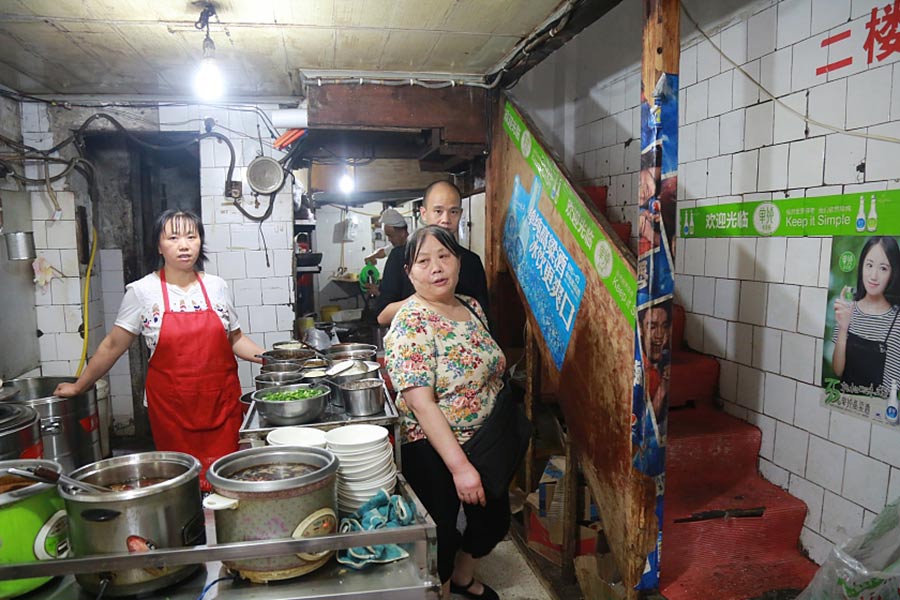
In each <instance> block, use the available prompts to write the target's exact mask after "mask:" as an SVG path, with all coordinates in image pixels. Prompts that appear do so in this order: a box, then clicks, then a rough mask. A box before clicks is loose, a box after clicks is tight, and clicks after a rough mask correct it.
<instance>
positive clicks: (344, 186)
mask: <svg viewBox="0 0 900 600" xmlns="http://www.w3.org/2000/svg"><path fill="white" fill-rule="evenodd" d="M338 187H339V188H340V190H341V192H343V193H344V194H349V193H351V192H352V191H353V190H354V188H356V183H355V182H354V181H353V177H351V176H350V174H349V173H344V174H343V175H341V179H340V180H339V181H338Z"/></svg>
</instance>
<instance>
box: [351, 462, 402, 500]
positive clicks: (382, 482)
mask: <svg viewBox="0 0 900 600" xmlns="http://www.w3.org/2000/svg"><path fill="white" fill-rule="evenodd" d="M396 479H397V470H396V468H394V469H391V470H389V471H388V472H387V473H385V474H383V475H381V476H380V477H378V478H377V479H374V478H373V479H369V480H366V481H345V480H343V479H341V478H340V477H339V478H338V482H337V485H338V491H339V492H346V493H347V494H351V495H356V496H358V495H360V494H365V493H366V492H368V491H369V490H377V489H378V488H380V487H382V486H387V485H388V484H392V482H394V481H396ZM391 487H393V485H392V486H391Z"/></svg>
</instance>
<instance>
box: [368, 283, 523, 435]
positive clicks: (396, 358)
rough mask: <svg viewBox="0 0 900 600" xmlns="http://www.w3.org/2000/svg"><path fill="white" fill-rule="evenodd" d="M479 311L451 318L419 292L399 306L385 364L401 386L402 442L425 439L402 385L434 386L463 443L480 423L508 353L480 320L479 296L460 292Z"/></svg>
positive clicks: (386, 343)
mask: <svg viewBox="0 0 900 600" xmlns="http://www.w3.org/2000/svg"><path fill="white" fill-rule="evenodd" d="M459 298H460V300H462V301H463V302H465V303H467V304H468V305H469V306H470V307H472V308H473V309H474V310H475V311H476V312H477V314H478V317H479V318H475V316H474V315H471V317H470V318H469V320H467V321H454V320H452V319H448V318H447V317H444V316H443V315H441V314H439V313H438V312H436V311H434V310H433V309H431V308H429V307H428V306H427V305H426V304H424V303H423V302H422V301H421V300H419V299H418V297H416V296H410V298H409V300H407V301H406V303H405V304H404V305H403V306H402V307H401V308H400V310H399V311H398V312H397V314H396V316H395V317H394V320H393V322H392V323H391V328H390V330H389V331H388V333H387V335H386V336H385V338H384V347H385V366H386V367H387V370H388V374H389V375H390V377H391V381H392V382H393V385H394V389H396V390H398V391H400V394H399V395H398V397H397V410H398V411H399V412H400V417H401V437H402V441H403V443H407V442H414V441H416V440H420V439H424V438H425V437H426V436H425V432H424V431H422V428H421V427H420V426H419V422H418V421H417V420H416V416H415V414H413V412H412V410H411V409H410V408H409V407H408V406H407V404H406V402H405V401H404V399H403V393H402V392H403V390H406V389H408V388H412V387H430V388H432V389H433V390H434V395H435V398H436V400H437V403H438V406H439V407H440V409H441V412H443V413H444V417H446V419H447V422H448V423H449V424H450V428H451V429H452V431H453V433H454V434H456V439H457V440H458V441H459V443H460V444H462V443H464V442H466V441H467V440H468V439H469V438H471V437H472V435H473V434H474V433H475V430H477V429H478V427H480V426H481V424H482V423H483V422H484V419H485V418H486V417H487V416H488V415H489V414H490V412H491V409H492V408H493V407H494V401H495V400H496V398H497V394H498V393H499V392H500V389H501V388H502V387H503V379H502V376H503V372H504V370H505V369H506V359H505V358H504V356H503V351H502V350H501V349H500V346H498V345H497V342H495V341H494V338H492V337H491V334H490V333H489V332H488V331H487V329H486V328H485V326H484V325H483V324H482V323H483V322H486V321H487V318H486V316H485V314H484V311H483V310H482V308H481V306H480V305H479V304H478V302H477V301H476V300H474V299H473V298H470V297H468V296H459Z"/></svg>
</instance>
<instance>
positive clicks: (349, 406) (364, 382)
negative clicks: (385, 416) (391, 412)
mask: <svg viewBox="0 0 900 600" xmlns="http://www.w3.org/2000/svg"><path fill="white" fill-rule="evenodd" d="M339 387H340V388H341V393H342V395H343V396H344V410H346V411H347V414H348V415H351V416H353V417H367V416H369V415H377V414H380V413H383V412H384V401H385V398H384V389H383V388H384V382H383V381H381V379H377V378H370V379H359V380H356V381H347V382H345V383H343V384H340V386H339Z"/></svg>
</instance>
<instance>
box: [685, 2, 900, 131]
mask: <svg viewBox="0 0 900 600" xmlns="http://www.w3.org/2000/svg"><path fill="white" fill-rule="evenodd" d="M679 4H680V5H681V10H682V11H683V12H684V15H685V16H686V17H687V18H688V21H690V22H691V24H693V26H694V27H695V28H696V29H697V31H699V32H700V34H701V35H702V36H703V37H704V38H706V41H707V42H709V44H710V45H711V46H712V47H713V48H714V49H715V51H716V52H718V53H719V54H720V55H721V56H722V58H724V59H725V60H727V61H728V62H729V63H730V64H731V66H733V67H734V68H735V69H737V70H738V71H740V72H741V73H743V75H744V77H746V78H747V79H749V80H750V81H751V82H752V83H753V85H755V86H756V87H758V88H759V89H760V91H761V92H762V93H764V94H765V95H766V96H768V97H769V98H771V99H772V100H773V101H774V102H775V103H776V104H778V105H779V106H780V107H781V108H783V109H784V110H786V111H787V112H789V113H791V114H793V115H795V116H796V117H798V118H800V119H801V120H803V121H804V122H805V123H806V124H807V125H815V126H816V127H821V128H822V129H827V130H828V131H832V132H834V133H840V134H843V135H850V136H853V137H859V138H863V139H867V140H877V141H879V142H888V143H892V144H900V138H895V137H892V136H888V135H878V134H875V133H866V132H863V131H850V130H848V129H844V128H843V127H837V126H835V125H829V124H828V123H823V122H821V121H816V120H815V119H811V118H809V116H808V115H804V114H803V113H801V112H800V111H798V110H795V109H793V108H791V107H790V106H788V105H787V104H785V103H784V102H783V101H781V100H779V99H778V98H776V97H775V94H773V93H772V92H770V91H769V90H768V89H766V87H765V86H764V85H763V84H761V83H760V82H759V81H757V80H756V79H755V78H754V77H753V76H752V75H750V73H748V72H747V71H745V70H744V68H743V67H741V66H740V65H739V64H737V63H736V62H734V61H733V60H732V59H731V57H730V56H728V55H727V54H725V52H723V51H722V49H721V48H719V46H717V45H716V43H715V42H713V41H712V39H711V38H710V37H709V36H708V35H707V34H706V32H705V31H704V30H703V28H702V27H700V24H699V23H697V20H696V19H694V17H693V16H692V15H691V13H690V11H689V10H688V8H687V6H685V5H684V2H679Z"/></svg>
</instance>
